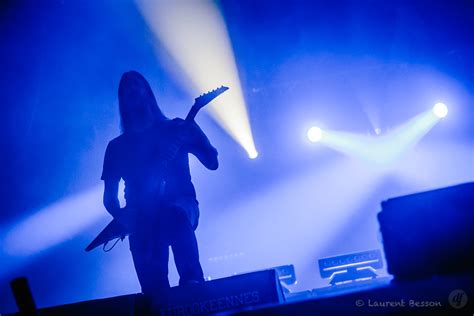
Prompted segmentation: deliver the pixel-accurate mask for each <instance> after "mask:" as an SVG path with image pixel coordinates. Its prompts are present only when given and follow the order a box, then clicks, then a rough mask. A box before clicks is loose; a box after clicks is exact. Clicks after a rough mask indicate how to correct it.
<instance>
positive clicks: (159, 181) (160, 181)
mask: <svg viewBox="0 0 474 316" xmlns="http://www.w3.org/2000/svg"><path fill="white" fill-rule="evenodd" d="M228 89H229V88H228V87H224V86H221V87H220V88H217V89H214V90H212V91H209V92H207V93H205V94H202V95H200V96H199V97H197V98H196V99H195V100H194V104H193V106H192V107H191V110H190V111H189V113H188V115H187V116H186V119H185V121H188V122H192V121H193V120H194V118H195V117H196V114H197V113H198V112H199V110H201V109H202V108H203V107H204V106H206V105H207V104H208V103H209V102H211V101H212V100H214V99H215V98H217V97H218V96H219V95H221V94H222V93H224V92H225V91H227V90H228ZM175 145H176V146H172V147H171V148H170V152H169V153H168V155H167V157H166V159H163V160H162V161H161V162H160V164H159V166H158V170H157V171H156V173H155V174H156V176H155V177H154V178H155V179H154V182H155V185H153V186H152V190H154V191H158V193H157V195H158V198H159V197H160V196H162V195H163V194H164V191H165V187H166V180H165V175H166V172H167V169H168V165H169V163H170V162H171V161H173V159H174V158H175V157H176V155H177V153H178V152H179V150H180V149H181V146H182V144H181V143H178V144H175ZM121 212H123V213H125V212H127V211H121ZM128 213H131V212H128ZM127 215H133V214H127ZM120 217H121V219H122V220H125V214H123V215H121V216H120ZM125 226H126V225H123V224H121V222H120V221H119V220H118V219H117V218H114V219H113V220H112V221H111V222H110V223H109V224H108V225H107V226H106V227H105V228H104V229H103V230H102V231H101V232H100V233H99V235H97V237H96V238H95V239H94V240H93V241H92V242H91V243H90V244H89V245H88V246H87V248H86V251H87V252H89V251H91V250H93V249H95V248H97V247H99V246H101V245H104V247H105V245H106V244H107V243H108V242H109V241H111V240H114V239H118V238H119V239H122V240H123V239H124V238H125V237H126V236H128V235H130V233H132V232H131V231H130V230H131V229H130V227H129V228H128V229H127V228H126V227H125Z"/></svg>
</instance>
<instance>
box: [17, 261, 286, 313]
mask: <svg viewBox="0 0 474 316" xmlns="http://www.w3.org/2000/svg"><path fill="white" fill-rule="evenodd" d="M282 301H284V298H283V294H282V290H281V287H280V282H279V280H278V275H277V274H276V272H275V270H264V271H259V272H252V273H247V274H240V275H236V276H232V277H227V278H222V279H216V280H213V281H207V282H205V283H202V284H193V285H187V286H177V287H172V288H171V289H169V290H168V291H166V294H165V295H163V296H161V297H153V299H152V301H151V302H149V301H148V300H146V299H145V298H144V297H143V295H142V294H131V295H124V296H117V297H111V298H106V299H98V300H91V301H85V302H79V303H74V304H67V305H60V306H54V307H48V308H42V309H39V310H38V312H39V315H41V316H64V315H67V316H84V315H86V316H96V315H97V316H99V315H100V316H102V315H114V316H120V315H123V316H131V315H137V316H141V315H147V316H148V315H160V316H164V315H210V314H216V313H220V312H228V311H230V310H246V309H249V308H253V307H255V306H258V305H265V304H274V303H279V302H282ZM144 303H145V304H149V303H150V305H151V306H146V307H145V308H143V306H141V305H142V304H144ZM149 307H151V309H149ZM15 315H21V314H15Z"/></svg>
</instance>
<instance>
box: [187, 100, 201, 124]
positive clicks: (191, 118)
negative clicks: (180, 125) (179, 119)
mask: <svg viewBox="0 0 474 316" xmlns="http://www.w3.org/2000/svg"><path fill="white" fill-rule="evenodd" d="M198 112H199V108H198V107H197V106H196V105H195V104H194V105H193V106H192V107H191V110H189V112H188V115H186V118H185V121H187V122H192V121H194V118H195V117H196V115H197V113H198Z"/></svg>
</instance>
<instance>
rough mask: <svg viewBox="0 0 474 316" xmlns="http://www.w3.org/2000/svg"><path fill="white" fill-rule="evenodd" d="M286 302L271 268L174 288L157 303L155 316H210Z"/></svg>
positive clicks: (154, 308)
mask: <svg viewBox="0 0 474 316" xmlns="http://www.w3.org/2000/svg"><path fill="white" fill-rule="evenodd" d="M283 301H284V298H283V292H282V290H281V286H280V282H279V279H278V275H277V273H276V271H275V270H273V269H270V270H264V271H258V272H252V273H246V274H240V275H236V276H232V277H227V278H222V279H216V280H213V281H208V282H205V283H203V284H194V285H188V286H181V287H174V288H171V289H170V291H169V292H168V295H167V297H166V298H165V299H164V300H160V298H156V299H155V300H154V304H153V305H154V306H153V315H163V316H164V315H208V314H215V313H220V312H225V311H230V310H245V309H249V308H252V307H254V306H257V305H262V304H272V303H273V304H274V303H279V302H283Z"/></svg>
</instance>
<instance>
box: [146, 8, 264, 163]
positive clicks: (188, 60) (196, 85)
mask: <svg viewBox="0 0 474 316" xmlns="http://www.w3.org/2000/svg"><path fill="white" fill-rule="evenodd" d="M137 4H138V7H139V9H140V10H141V12H142V14H143V16H144V18H145V20H146V22H147V23H148V25H149V26H150V29H151V30H152V31H153V33H154V34H155V35H156V37H157V39H159V41H160V43H161V44H162V45H163V46H164V47H165V49H166V50H167V51H168V53H169V54H170V55H171V56H172V58H173V59H174V61H175V63H176V64H177V65H178V66H179V67H180V68H181V70H182V71H183V72H184V74H185V75H186V77H187V79H188V80H184V81H185V82H186V83H189V82H190V83H191V85H192V87H190V88H191V89H192V90H193V91H192V93H193V94H195V93H196V90H198V91H207V90H210V89H212V88H214V87H215V86H220V85H225V86H228V87H230V88H231V89H230V90H229V91H228V92H227V93H226V94H225V95H222V96H221V97H220V99H219V100H218V102H219V105H216V104H215V103H214V104H212V103H211V104H210V106H209V107H208V109H209V110H210V113H211V116H212V117H213V118H214V119H215V120H216V121H217V122H218V123H219V124H220V125H221V126H222V127H223V128H224V130H226V131H227V133H229V135H230V136H231V137H232V138H233V139H234V140H235V141H236V142H237V143H239V144H240V145H241V146H242V147H243V148H244V149H245V150H246V151H247V153H248V155H249V157H251V158H255V157H257V156H258V153H257V150H256V148H255V144H254V140H253V136H252V132H251V127H250V122H249V119H248V115H247V109H246V105H245V100H244V96H243V92H242V87H241V84H240V80H239V76H238V71H237V66H236V64H235V58H234V53H233V50H232V46H231V42H230V39H229V35H228V34H227V28H226V25H225V22H224V19H223V17H222V15H221V14H220V12H219V10H218V9H217V7H216V5H215V3H214V2H212V1H207V0H203V1H185V0H174V1H148V0H137ZM175 75H176V74H175ZM180 79H181V80H182V79H183V78H180ZM182 81H183V80H182Z"/></svg>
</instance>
